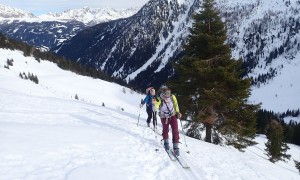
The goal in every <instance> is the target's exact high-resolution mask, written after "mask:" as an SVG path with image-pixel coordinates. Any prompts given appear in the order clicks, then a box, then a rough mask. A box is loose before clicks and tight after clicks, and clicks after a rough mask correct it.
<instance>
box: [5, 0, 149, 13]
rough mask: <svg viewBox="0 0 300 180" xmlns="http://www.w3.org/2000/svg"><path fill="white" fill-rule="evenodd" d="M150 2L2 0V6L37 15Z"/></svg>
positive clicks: (139, 4)
mask: <svg viewBox="0 0 300 180" xmlns="http://www.w3.org/2000/svg"><path fill="white" fill-rule="evenodd" d="M148 1H149V0H81V1H74V0H13V1H8V0H0V4H2V5H6V6H11V7H14V8H18V9H22V10H26V11H29V12H32V13H33V14H35V15H40V14H46V13H48V12H63V11H64V10H66V9H78V8H82V7H84V6H89V7H92V8H103V7H112V8H128V7H141V6H143V5H144V4H145V3H147V2H148Z"/></svg>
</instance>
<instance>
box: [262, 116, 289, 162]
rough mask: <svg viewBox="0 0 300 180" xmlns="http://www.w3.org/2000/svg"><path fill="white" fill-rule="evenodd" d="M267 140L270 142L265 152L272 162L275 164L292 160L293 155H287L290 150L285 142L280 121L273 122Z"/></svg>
mask: <svg viewBox="0 0 300 180" xmlns="http://www.w3.org/2000/svg"><path fill="white" fill-rule="evenodd" d="M267 138H268V142H267V143H266V144H265V145H266V149H265V150H266V152H267V156H268V157H269V160H270V161H271V162H273V163H275V162H277V161H279V160H285V159H290V157H291V155H288V154H286V151H287V150H288V149H290V148H289V147H288V146H287V144H286V143H285V142H284V141H283V140H284V135H283V128H282V126H281V124H280V123H279V122H278V121H276V120H272V122H271V123H270V124H269V128H268V131H267Z"/></svg>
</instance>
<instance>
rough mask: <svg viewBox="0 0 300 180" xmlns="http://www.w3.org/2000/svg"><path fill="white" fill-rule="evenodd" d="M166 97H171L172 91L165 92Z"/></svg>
mask: <svg viewBox="0 0 300 180" xmlns="http://www.w3.org/2000/svg"><path fill="white" fill-rule="evenodd" d="M162 94H163V96H164V97H166V98H168V97H170V96H171V91H165V92H163V93H162Z"/></svg>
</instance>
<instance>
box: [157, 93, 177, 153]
mask: <svg viewBox="0 0 300 180" xmlns="http://www.w3.org/2000/svg"><path fill="white" fill-rule="evenodd" d="M160 92H161V94H160V98H159V99H158V101H157V103H156V108H157V109H159V117H160V118H161V123H162V126H163V132H162V135H163V140H164V147H165V149H166V150H169V149H170V146H169V137H168V133H169V125H170V126H171V128H172V135H173V150H174V154H175V155H176V156H179V147H178V143H179V132H178V122H177V118H181V113H180V112H179V107H178V102H177V99H176V97H175V95H172V94H171V90H170V89H169V88H167V87H163V88H161V90H160Z"/></svg>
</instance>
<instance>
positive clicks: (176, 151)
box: [173, 143, 180, 156]
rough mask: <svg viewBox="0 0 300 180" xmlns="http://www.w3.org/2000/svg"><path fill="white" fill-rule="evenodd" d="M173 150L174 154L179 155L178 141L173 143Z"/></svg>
mask: <svg viewBox="0 0 300 180" xmlns="http://www.w3.org/2000/svg"><path fill="white" fill-rule="evenodd" d="M173 151H174V154H175V156H180V153H179V148H178V143H173Z"/></svg>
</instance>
